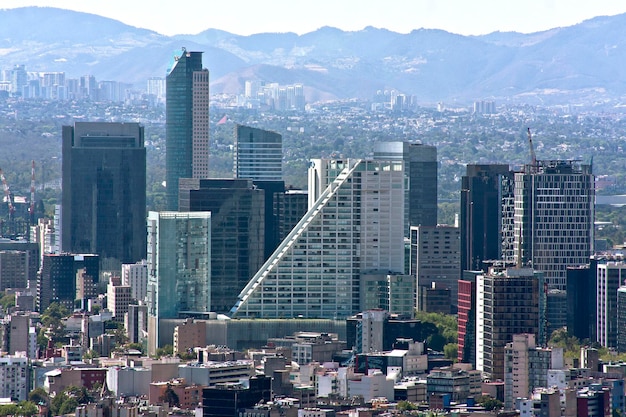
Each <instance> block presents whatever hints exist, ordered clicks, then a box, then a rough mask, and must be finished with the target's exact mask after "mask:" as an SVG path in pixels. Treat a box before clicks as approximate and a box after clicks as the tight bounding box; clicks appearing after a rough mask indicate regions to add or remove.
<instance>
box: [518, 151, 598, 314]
mask: <svg viewBox="0 0 626 417" xmlns="http://www.w3.org/2000/svg"><path fill="white" fill-rule="evenodd" d="M594 196H595V187H594V176H593V174H592V173H591V166H590V165H584V164H581V163H580V162H578V161H563V160H558V161H536V163H535V164H529V165H526V166H525V168H524V171H523V172H519V173H515V245H514V251H515V253H514V256H515V260H516V261H517V263H518V265H527V264H529V263H530V264H532V267H533V268H534V269H536V270H538V271H542V272H543V273H544V274H545V278H546V283H547V284H548V286H549V287H551V288H556V289H560V290H566V288H565V287H566V270H567V267H568V266H577V265H583V264H585V263H587V262H588V260H589V257H590V256H591V255H592V251H593V232H594V226H593V222H594V211H595V210H594V204H595V198H594ZM563 325H565V323H563Z"/></svg>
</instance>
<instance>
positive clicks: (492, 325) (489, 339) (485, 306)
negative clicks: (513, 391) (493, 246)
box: [476, 266, 546, 381]
mask: <svg viewBox="0 0 626 417" xmlns="http://www.w3.org/2000/svg"><path fill="white" fill-rule="evenodd" d="M476 308H477V311H476V369H478V370H479V371H482V372H483V374H484V375H485V376H487V377H489V378H490V379H491V380H492V381H495V380H498V379H500V380H503V379H504V348H505V346H506V344H507V343H510V342H512V341H513V335H514V334H520V333H529V334H533V335H535V337H536V340H537V343H538V344H540V345H543V344H544V343H545V342H546V335H545V329H544V321H545V309H546V293H545V289H544V279H543V274H542V273H541V272H537V271H533V269H532V268H506V267H502V266H493V267H490V268H489V271H488V272H486V273H483V274H480V275H478V276H477V278H476Z"/></svg>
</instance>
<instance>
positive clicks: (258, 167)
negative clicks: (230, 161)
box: [234, 125, 283, 181]
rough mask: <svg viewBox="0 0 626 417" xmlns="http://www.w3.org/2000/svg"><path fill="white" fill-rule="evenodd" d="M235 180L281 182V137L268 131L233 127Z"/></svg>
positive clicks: (240, 126)
mask: <svg viewBox="0 0 626 417" xmlns="http://www.w3.org/2000/svg"><path fill="white" fill-rule="evenodd" d="M234 171H235V178H247V179H252V180H255V181H282V180H283V137H282V136H281V135H280V134H278V133H276V132H270V131H268V130H262V129H257V128H254V127H249V126H242V125H236V126H235V167H234Z"/></svg>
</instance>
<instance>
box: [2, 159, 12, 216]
mask: <svg viewBox="0 0 626 417" xmlns="http://www.w3.org/2000/svg"><path fill="white" fill-rule="evenodd" d="M0 180H2V187H3V188H4V198H6V200H7V203H8V205H9V221H11V220H13V214H14V213H15V207H13V201H11V192H10V191H9V185H8V184H7V179H6V178H5V176H4V172H2V170H1V169H0Z"/></svg>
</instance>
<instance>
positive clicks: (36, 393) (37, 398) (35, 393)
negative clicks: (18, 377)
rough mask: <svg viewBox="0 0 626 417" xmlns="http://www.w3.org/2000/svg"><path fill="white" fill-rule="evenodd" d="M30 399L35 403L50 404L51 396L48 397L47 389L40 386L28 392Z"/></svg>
mask: <svg viewBox="0 0 626 417" xmlns="http://www.w3.org/2000/svg"><path fill="white" fill-rule="evenodd" d="M28 401H30V402H32V403H35V404H42V405H48V402H49V401H50V398H49V397H48V393H47V392H46V390H45V389H43V388H42V387H39V388H35V389H34V390H32V391H31V392H29V393H28Z"/></svg>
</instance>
